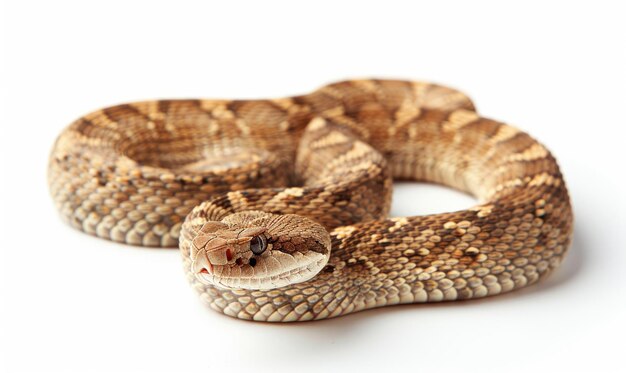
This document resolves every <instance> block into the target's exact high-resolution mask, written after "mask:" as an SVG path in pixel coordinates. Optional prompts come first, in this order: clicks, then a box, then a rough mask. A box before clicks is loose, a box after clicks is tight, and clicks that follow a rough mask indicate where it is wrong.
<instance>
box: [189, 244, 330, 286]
mask: <svg viewBox="0 0 626 373" xmlns="http://www.w3.org/2000/svg"><path fill="white" fill-rule="evenodd" d="M286 256H289V257H291V258H292V259H291V260H288V259H287V257H286ZM263 259H264V260H259V261H258V264H257V265H256V266H254V267H252V266H250V265H241V266H239V265H215V266H213V265H211V268H207V267H205V266H203V267H202V268H200V269H199V270H196V272H195V277H196V279H197V280H198V281H200V282H201V283H203V284H205V285H212V286H216V287H219V288H222V289H247V290H270V289H276V288H280V287H283V286H287V285H291V284H295V283H299V282H303V281H307V280H310V279H311V278H313V277H314V276H315V275H316V274H317V273H318V272H319V271H320V270H321V269H322V268H324V266H325V265H326V263H327V262H328V256H326V255H323V254H320V253H317V252H307V253H304V254H302V253H295V254H294V255H293V256H292V255H290V254H285V253H279V254H276V253H274V254H273V255H268V257H267V258H263Z"/></svg>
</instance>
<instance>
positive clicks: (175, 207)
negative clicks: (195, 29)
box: [48, 80, 573, 321]
mask: <svg viewBox="0 0 626 373" xmlns="http://www.w3.org/2000/svg"><path fill="white" fill-rule="evenodd" d="M48 176H49V185H50V189H51V194H52V196H53V198H54V201H55V203H56V205H57V207H58V209H59V210H60V212H61V215H62V216H63V217H64V218H65V219H66V220H68V221H69V222H70V223H71V225H73V226H74V227H76V228H78V229H81V230H83V231H84V232H87V233H90V234H93V235H96V236H99V237H103V238H107V239H111V240H114V241H118V242H123V243H128V244H133V245H144V246H177V245H179V244H180V251H181V254H182V258H183V265H184V268H185V271H186V274H187V277H188V279H189V281H190V282H191V284H192V286H193V287H194V288H195V289H196V290H197V291H198V292H199V293H200V295H201V298H202V299H203V300H204V301H205V302H207V303H208V304H209V305H210V306H211V307H212V308H213V309H215V310H217V311H220V312H223V313H225V314H227V315H230V316H234V317H238V318H241V319H253V320H264V321H297V320H312V319H324V318H330V317H335V316H339V315H345V314H348V313H352V312H356V311H359V310H364V309H369V308H374V307H381V306H386V305H393V304H400V303H421V302H438V301H449V300H460V299H470V298H480V297H484V296H488V295H494V294H500V293H504V292H508V291H511V290H514V289H518V288H521V287H524V286H526V285H529V284H532V283H534V282H536V281H537V280H539V279H540V278H542V277H544V276H545V275H547V274H548V273H549V272H551V271H552V270H553V269H554V268H556V267H557V266H558V265H559V264H560V263H561V261H562V259H563V256H564V254H565V253H566V251H567V248H568V246H569V244H570V241H571V236H572V219H573V217H572V209H571V206H570V202H569V196H568V192H567V189H566V186H565V184H564V181H563V178H562V175H561V173H560V171H559V168H558V166H557V163H556V161H555V159H554V158H553V156H552V155H551V154H550V152H549V151H548V150H547V149H546V148H545V147H544V146H543V145H541V144H539V143H538V142H536V141H535V140H534V139H532V138H531V137H530V136H528V135H527V134H526V133H524V132H521V131H519V130H517V129H515V128H514V127H511V126H509V125H506V124H503V123H500V122H496V121H493V120H490V119H486V118H482V117H480V116H479V115H478V114H477V113H476V111H475V109H474V105H473V103H472V102H471V100H470V99H469V98H468V97H467V96H466V95H464V94H463V93H461V92H459V91H456V90H453V89H451V88H447V87H443V86H440V85H435V84H428V83H420V82H407V81H394V80H353V81H345V82H340V83H335V84H331V85H327V86H325V87H322V88H321V89H319V90H317V91H314V92H313V93H310V94H307V95H302V96H295V97H289V98H281V99H271V100H162V101H147V102H139V103H132V104H125V105H118V106H114V107H110V108H106V109H102V110H99V111H96V112H93V113H91V114H88V115H86V116H84V117H82V118H80V119H78V120H77V121H75V122H74V123H72V124H71V125H70V126H69V127H68V128H67V129H66V130H65V131H64V132H63V133H62V134H61V135H60V137H59V138H58V139H57V141H56V143H55V145H54V148H53V151H52V154H51V157H50V163H49V175H48ZM392 179H404V180H420V181H428V182H435V183H441V184H445V185H448V186H451V187H454V188H457V189H460V190H462V191H465V192H468V193H471V194H472V195H474V196H476V197H477V198H478V199H479V201H480V204H479V205H477V206H475V207H472V208H470V209H468V210H465V211H458V212H452V213H442V214H435V215H428V216H415V217H401V218H387V214H388V212H389V208H390V201H391V189H392Z"/></svg>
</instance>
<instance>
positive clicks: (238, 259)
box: [235, 258, 243, 266]
mask: <svg viewBox="0 0 626 373" xmlns="http://www.w3.org/2000/svg"><path fill="white" fill-rule="evenodd" d="M235 264H237V265H238V266H240V265H242V264H243V260H241V258H237V260H235Z"/></svg>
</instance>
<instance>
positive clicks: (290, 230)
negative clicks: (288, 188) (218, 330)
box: [191, 211, 330, 290]
mask: <svg viewBox="0 0 626 373" xmlns="http://www.w3.org/2000/svg"><path fill="white" fill-rule="evenodd" d="M191 246H192V247H191V259H192V267H191V268H192V271H193V273H194V274H195V277H196V278H197V279H198V280H199V281H200V282H202V283H203V284H206V285H214V286H217V287H220V288H226V289H248V290H269V289H274V288H278V287H282V286H287V285H290V284H295V283H298V282H303V281H306V280H309V279H311V278H312V277H313V276H315V275H316V274H317V273H318V272H319V271H320V270H321V269H322V268H324V266H325V265H326V263H327V262H328V259H329V258H330V235H329V234H328V232H327V231H326V229H324V227H323V226H321V225H320V224H318V223H316V222H314V221H312V220H310V219H308V218H305V217H302V216H298V215H276V214H270V213H265V212H260V211H246V212H239V213H235V214H232V215H229V216H227V217H225V218H224V219H223V220H222V221H219V222H218V221H209V222H206V223H205V224H204V225H203V226H202V228H201V229H200V231H199V232H198V234H197V236H196V237H195V238H194V239H193V241H192V245H191Z"/></svg>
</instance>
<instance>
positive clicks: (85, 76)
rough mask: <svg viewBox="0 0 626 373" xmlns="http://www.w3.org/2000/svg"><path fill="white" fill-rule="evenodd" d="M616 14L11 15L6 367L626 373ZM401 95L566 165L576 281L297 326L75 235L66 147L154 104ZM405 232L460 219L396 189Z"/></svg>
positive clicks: (346, 7)
mask: <svg viewBox="0 0 626 373" xmlns="http://www.w3.org/2000/svg"><path fill="white" fill-rule="evenodd" d="M618 5H619V2H617V1H615V2H612V3H609V2H602V1H593V2H588V3H586V4H581V3H577V2H574V1H568V2H562V3H558V2H543V1H542V2H532V1H530V2H529V1H524V2H516V3H515V4H514V3H513V2H497V1H494V2H448V1H429V2H425V3H417V2H408V1H407V2H404V3H401V2H395V1H381V2H378V3H370V2H365V1H359V2H353V3H348V2H342V3H340V2H339V1H333V2H325V1H314V2H309V3H307V4H305V3H303V2H284V3H279V2H272V1H258V2H247V3H239V2H226V1H220V2H209V1H197V2H191V1H172V2H169V3H165V2H158V1H143V2H141V1H132V2H131V1H103V2H99V3H98V2H93V1H76V2H71V1H60V0H55V1H41V2H32V1H13V2H10V3H6V4H4V7H3V9H2V11H1V12H2V17H3V20H2V27H3V31H2V37H3V38H2V39H3V41H2V59H1V60H2V80H1V82H0V85H1V86H2V90H3V101H2V106H1V110H2V113H1V115H2V117H1V124H0V126H1V132H0V138H1V144H0V155H1V156H0V158H1V160H2V169H1V172H0V177H1V179H0V188H1V190H0V198H1V201H2V205H1V208H0V211H1V217H2V221H1V224H0V229H1V232H0V252H1V255H2V283H1V286H2V294H1V298H0V302H2V304H1V308H0V310H1V315H0V322H1V328H2V329H1V330H0V347H1V348H0V362H1V365H0V366H1V367H2V369H3V370H6V371H9V372H12V371H62V372H70V371H77V372H91V371H129V372H132V371H146V372H156V371H171V372H173V371H179V372H180V371H183V372H184V371H211V372H238V371H242V372H264V371H272V372H282V371H289V372H309V371H316V372H338V371H341V372H351V371H356V370H357V369H358V370H359V371H385V372H395V371H408V372H414V371H427V372H432V371H440V370H441V371H457V372H469V371H480V372H491V371H493V372H500V371H506V372H522V371H524V372H528V371H533V372H540V371H551V372H552V371H568V372H572V371H583V372H585V371H586V372H591V371H593V372H598V371H622V372H623V371H625V370H626V363H624V359H623V355H624V340H623V339H624V335H625V334H626V327H625V322H624V316H625V312H626V303H625V300H624V297H625V296H626V291H625V290H626V288H625V286H624V281H626V278H625V276H624V265H625V264H626V262H625V255H624V251H625V250H626V247H625V246H626V245H625V244H624V238H623V237H624V236H625V235H626V229H624V228H626V227H625V225H624V210H625V209H626V204H625V203H624V202H625V201H624V185H625V184H624V183H625V181H626V180H625V178H624V168H625V167H624V159H626V158H625V151H624V147H625V146H626V145H625V144H624V127H625V126H626V115H625V113H626V111H625V107H626V94H625V90H624V87H625V86H626V74H625V72H624V70H625V69H626V57H625V53H626V27H625V26H624V19H623V17H624V14H625V13H624V9H620V8H619V6H618ZM371 76H376V77H395V78H403V79H422V80H430V81H435V82H439V83H442V84H446V85H450V86H453V87H456V88H459V89H461V90H462V91H464V92H466V93H468V94H469V95H470V96H471V97H472V98H473V99H474V100H475V102H476V103H477V105H478V108H479V110H480V112H481V113H482V114H483V115H484V116H488V117H492V118H496V119H500V120H504V121H507V122H509V123H512V124H515V125H517V126H519V127H521V128H522V129H524V130H526V131H528V132H530V133H531V134H533V135H534V136H535V137H536V138H538V139H539V140H540V141H542V142H543V143H545V144H546V145H547V146H548V147H549V148H550V149H551V150H552V151H553V152H554V154H555V155H556V156H557V159H558V160H559V161H560V164H561V166H562V170H563V172H564V174H565V176H566V180H567V182H568V185H569V187H570V190H571V195H572V200H573V203H574V207H575V213H576V231H575V240H574V245H573V247H572V249H571V252H570V254H569V256H568V257H567V259H566V261H565V263H564V265H563V267H562V268H561V269H560V270H559V271H558V272H557V273H555V275H554V276H553V277H551V278H549V279H548V280H547V281H545V282H543V283H541V284H540V285H537V286H533V287H532V288H528V289H525V290H523V291H519V292H516V293H513V294H509V295H504V296H500V297H495V298H492V299H486V300H482V301H469V302H463V303H454V304H453V303H450V304H441V305H418V306H401V307H393V308H385V309H381V310H375V311H367V312H362V313H360V314H356V315H352V316H348V317H343V318H339V319H335V320H330V321H323V322H314V323H303V324H295V325H270V324H262V323H251V322H244V321H239V320H235V319H231V318H228V317H225V316H222V315H220V314H218V313H216V312H213V311H212V310H210V309H208V308H206V307H204V306H203V305H202V304H201V303H200V301H199V299H198V297H197V296H196V295H195V293H193V291H192V290H191V288H190V287H189V286H188V285H187V283H186V282H185V280H184V276H183V272H182V270H181V262H180V259H179V257H178V252H177V251H176V250H154V249H141V248H133V247H126V246H124V245H118V244H114V243H110V242H107V241H103V240H100V239H96V238H93V237H90V236H87V235H84V234H82V233H80V232H78V231H75V230H73V229H71V228H69V227H68V226H66V225H65V224H63V223H62V222H61V220H60V219H59V218H58V216H57V214H56V211H55V210H54V208H53V205H52V203H51V200H50V198H49V197H48V194H47V185H46V162H47V156H48V152H49V150H50V148H51V146H52V143H53V141H54V139H55V137H56V136H57V135H58V134H59V133H60V131H61V130H62V129H63V128H64V127H65V126H66V125H67V124H68V123H70V122H71V121H72V120H74V119H76V118H77V117H78V116H80V115H82V114H85V113H87V112H89V111H91V110H94V109H97V108H99V107H102V106H108V105H112V104H116V103H120V102H124V101H132V100H140V99H141V100H143V99H151V98H165V97H172V98H184V97H216V98H247V97H277V96H286V95H292V94H298V93H304V92H308V91H311V90H313V89H315V88H317V87H318V86H320V85H323V84H326V83H328V82H331V81H336V80H341V79H346V78H354V77H371ZM394 198H395V199H394V210H393V213H394V214H395V215H414V214H419V213H427V212H441V211H444V210H453V209H460V208H465V207H468V206H470V205H471V204H473V203H474V201H473V200H472V199H471V198H469V197H467V196H464V195H462V194H460V193H456V192H453V191H450V190H446V189H444V188H437V187H429V186H421V185H401V186H399V187H398V188H397V190H396V194H395V197H394Z"/></svg>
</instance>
